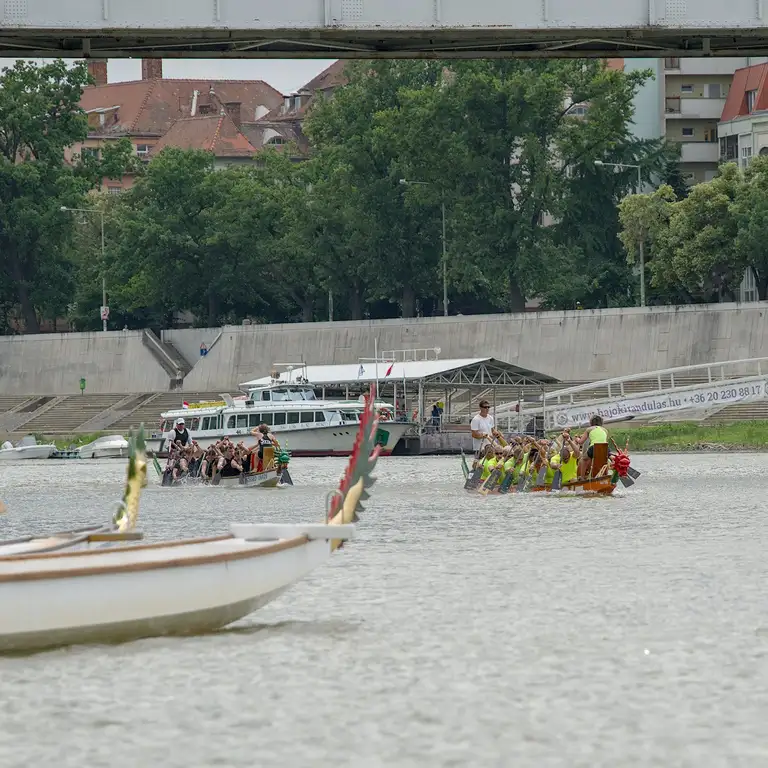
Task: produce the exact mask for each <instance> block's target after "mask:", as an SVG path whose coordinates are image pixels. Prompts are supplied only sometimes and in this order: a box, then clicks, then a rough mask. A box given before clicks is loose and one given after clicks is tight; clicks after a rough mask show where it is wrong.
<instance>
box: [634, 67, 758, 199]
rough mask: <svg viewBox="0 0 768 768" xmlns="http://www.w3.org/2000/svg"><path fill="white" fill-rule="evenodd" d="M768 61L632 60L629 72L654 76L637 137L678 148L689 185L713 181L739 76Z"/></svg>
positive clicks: (639, 106)
mask: <svg viewBox="0 0 768 768" xmlns="http://www.w3.org/2000/svg"><path fill="white" fill-rule="evenodd" d="M762 61H765V59H764V58H760V59H756V58H749V57H746V56H743V57H738V58H666V59H634V60H631V61H630V60H627V61H626V62H625V65H624V68H625V71H630V70H631V69H650V70H652V71H653V74H654V78H653V79H652V80H650V81H648V82H647V83H646V84H645V86H644V87H643V88H641V89H640V91H639V93H638V94H637V96H636V98H635V118H634V124H635V125H634V133H635V135H636V136H638V137H640V138H647V139H650V138H660V137H666V138H667V140H668V141H670V142H674V143H676V144H678V145H679V147H680V167H681V170H682V172H683V175H684V177H685V178H686V180H687V181H688V183H689V184H698V183H700V182H702V181H710V180H711V179H712V178H714V176H715V174H716V173H717V166H718V164H719V162H720V147H719V141H718V124H719V122H720V116H721V115H722V113H723V109H724V108H725V104H726V99H727V98H728V94H729V92H730V90H731V84H732V82H733V78H734V74H735V73H736V71H737V70H739V69H741V68H743V67H747V66H749V65H750V64H754V63H757V62H762Z"/></svg>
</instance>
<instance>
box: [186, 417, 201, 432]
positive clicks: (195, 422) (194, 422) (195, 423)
mask: <svg viewBox="0 0 768 768" xmlns="http://www.w3.org/2000/svg"><path fill="white" fill-rule="evenodd" d="M189 428H190V429H191V430H192V431H193V432H197V430H198V429H200V417H199V416H195V418H194V419H192V423H191V424H190V425H189Z"/></svg>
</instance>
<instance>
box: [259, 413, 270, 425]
mask: <svg viewBox="0 0 768 768" xmlns="http://www.w3.org/2000/svg"><path fill="white" fill-rule="evenodd" d="M259 424H266V425H267V426H269V427H271V426H272V414H271V413H262V414H261V421H260V422H259Z"/></svg>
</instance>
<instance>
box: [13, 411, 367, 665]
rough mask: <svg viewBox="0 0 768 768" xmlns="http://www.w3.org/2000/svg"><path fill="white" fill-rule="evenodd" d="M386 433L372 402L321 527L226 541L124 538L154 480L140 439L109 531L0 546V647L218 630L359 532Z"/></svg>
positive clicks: (262, 531) (235, 531) (233, 531)
mask: <svg viewBox="0 0 768 768" xmlns="http://www.w3.org/2000/svg"><path fill="white" fill-rule="evenodd" d="M377 426H378V423H377V419H376V413H375V409H374V407H373V398H371V400H370V402H369V406H368V408H367V409H366V411H365V412H364V417H363V419H362V420H361V422H360V425H359V431H358V437H357V441H356V443H355V449H354V450H353V452H352V456H351V457H350V460H349V463H348V467H347V472H346V473H345V475H344V478H343V479H342V482H341V483H340V485H339V488H338V489H337V490H335V491H332V492H331V493H330V494H329V497H328V503H327V509H326V514H325V519H324V522H322V523H318V524H311V523H310V524H290V525H286V524H275V523H260V524H254V523H248V522H246V523H235V524H231V525H230V527H229V530H228V531H227V532H226V533H224V534H223V535H219V536H211V537H206V538H192V539H183V540H173V541H162V542H157V543H138V544H137V543H133V542H131V541H128V542H126V541H124V540H123V538H124V537H125V536H126V535H129V534H132V535H135V533H136V532H135V522H136V517H137V513H138V497H139V494H140V493H141V488H142V484H143V483H142V479H143V478H145V477H146V456H145V455H144V445H143V439H142V440H141V441H134V440H133V439H132V441H131V456H130V459H129V469H128V479H127V482H126V492H125V495H124V498H123V500H122V502H121V507H120V509H119V510H118V513H117V514H116V516H115V518H114V520H113V524H112V526H109V528H110V529H109V530H107V531H103V532H99V531H92V532H90V533H87V532H86V531H81V532H80V536H79V539H80V540H79V541H77V542H76V543H75V542H74V541H71V542H70V544H71V545H67V543H66V542H65V541H63V539H65V538H66V535H63V534H59V535H58V539H59V541H58V542H57V543H54V544H51V543H50V542H48V543H47V544H43V543H41V541H40V540H39V539H38V540H37V543H38V544H40V546H37V548H36V549H34V550H33V549H30V545H31V544H32V542H31V541H26V542H20V544H21V545H23V546H26V547H27V549H26V550H24V549H22V550H21V551H19V550H16V551H12V550H9V548H12V547H13V546H14V543H13V542H11V543H6V544H5V545H0V652H30V651H37V650H43V649H46V648H53V647H58V646H62V645H71V644H75V643H92V642H117V641H125V640H131V639H138V638H144V637H157V636H162V635H189V634H196V633H201V632H209V631H213V630H216V629H220V628H222V627H225V626H227V625H228V624H231V623H232V622H234V621H237V620H239V619H241V618H243V617H245V616H247V615H249V614H250V613H252V612H253V611H255V610H257V609H258V608H261V607H262V606H264V605H266V604H267V603H269V602H271V601H272V600H274V599H275V598H277V597H279V596H280V595H281V594H282V593H283V592H285V591H286V590H287V589H289V588H290V587H291V586H292V585H293V584H295V583H296V582H297V581H299V580H300V579H302V578H303V577H304V576H306V575H307V574H308V573H310V572H311V571H313V570H314V569H315V568H317V567H318V566H320V565H321V564H322V563H324V562H325V561H326V560H327V559H328V558H329V557H330V555H331V553H332V552H333V551H334V550H336V549H338V548H339V547H341V546H342V545H343V543H344V542H345V541H348V540H349V539H351V538H352V537H353V536H354V531H355V525H354V523H356V522H357V512H358V511H359V510H360V509H361V508H362V507H361V504H360V502H361V501H362V500H365V499H367V498H368V493H367V489H368V488H369V487H370V486H371V485H372V483H373V482H374V478H373V477H372V476H371V471H372V469H373V468H374V466H375V464H376V460H377V458H378V455H379V452H380V446H377V445H376V429H377ZM142 437H143V436H142ZM76 534H77V532H72V536H71V539H72V540H74V539H77V538H78V536H77V535H76ZM84 536H85V538H83V537H84ZM94 537H95V538H94ZM49 538H50V537H49ZM53 538H54V539H55V538H56V537H53ZM99 539H102V540H99ZM17 544H19V542H17ZM50 546H54V547H55V549H53V550H51V549H50ZM3 547H4V548H3Z"/></svg>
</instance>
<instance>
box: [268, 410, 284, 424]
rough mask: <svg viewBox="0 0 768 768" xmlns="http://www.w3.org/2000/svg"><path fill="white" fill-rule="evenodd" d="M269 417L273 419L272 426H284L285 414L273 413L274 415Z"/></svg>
mask: <svg viewBox="0 0 768 768" xmlns="http://www.w3.org/2000/svg"><path fill="white" fill-rule="evenodd" d="M269 415H270V416H273V417H274V419H275V420H274V422H273V423H274V425H275V426H276V427H279V426H280V425H281V424H285V414H284V413H275V414H271V413H270V414H269Z"/></svg>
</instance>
